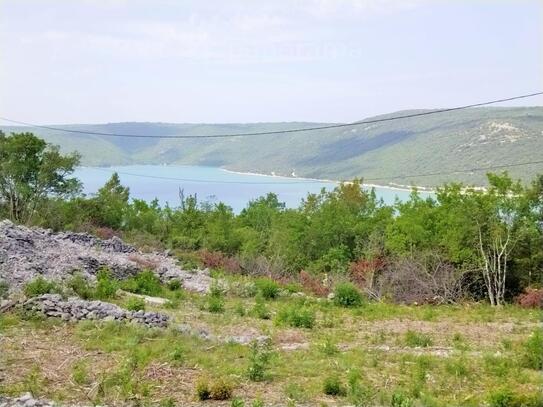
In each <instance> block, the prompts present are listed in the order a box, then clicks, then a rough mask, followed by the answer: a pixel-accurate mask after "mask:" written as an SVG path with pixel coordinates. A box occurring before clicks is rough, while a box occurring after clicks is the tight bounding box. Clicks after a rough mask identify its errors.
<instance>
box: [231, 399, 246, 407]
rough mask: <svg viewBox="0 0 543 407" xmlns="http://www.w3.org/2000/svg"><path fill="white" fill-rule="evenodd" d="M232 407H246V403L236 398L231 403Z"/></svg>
mask: <svg viewBox="0 0 543 407" xmlns="http://www.w3.org/2000/svg"><path fill="white" fill-rule="evenodd" d="M230 407H245V402H244V401H243V400H242V399H240V398H237V397H236V398H235V399H233V400H232V402H231V403H230Z"/></svg>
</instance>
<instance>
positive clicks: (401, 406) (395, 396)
mask: <svg viewBox="0 0 543 407" xmlns="http://www.w3.org/2000/svg"><path fill="white" fill-rule="evenodd" d="M414 404H415V403H414V402H413V400H412V399H411V398H409V397H408V396H406V395H405V394H404V393H403V392H401V391H395V392H394V393H392V399H391V400H390V406H391V407H412V406H413V405H414Z"/></svg>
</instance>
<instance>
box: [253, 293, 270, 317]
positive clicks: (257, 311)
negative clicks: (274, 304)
mask: <svg viewBox="0 0 543 407" xmlns="http://www.w3.org/2000/svg"><path fill="white" fill-rule="evenodd" d="M251 314H252V315H253V316H255V317H257V318H260V319H270V318H271V313H270V310H269V309H268V306H267V305H266V303H265V302H264V300H263V299H262V297H260V296H258V297H257V298H256V302H255V305H254V307H253V309H252V310H251Z"/></svg>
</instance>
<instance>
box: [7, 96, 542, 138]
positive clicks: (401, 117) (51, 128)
mask: <svg viewBox="0 0 543 407" xmlns="http://www.w3.org/2000/svg"><path fill="white" fill-rule="evenodd" d="M539 95H543V92H535V93H530V94H526V95H519V96H513V97H508V98H504V99H495V100H490V101H487V102H481V103H473V104H470V105H464V106H457V107H450V108H446V109H436V110H430V111H426V112H419V113H411V114H405V115H401V116H393V117H384V118H380V119H371V120H362V121H357V122H352V123H338V124H330V125H325V126H314V127H306V128H299V129H286V130H273V131H260V132H253V133H225V134H209V135H166V136H164V135H163V136H151V135H146V134H119V133H104V132H97V131H90V130H74V129H65V128H60V127H52V126H44V125H39V124H34V123H29V122H23V121H20V120H13V119H9V118H7V117H0V119H1V120H4V121H6V122H10V123H16V124H22V125H25V126H29V127H33V128H38V129H46V130H54V131H60V132H66V133H76V134H87V135H94V136H106V137H132V138H155V139H193V138H228V137H248V136H263V135H273V134H287V133H299V132H304V131H316V130H326V129H336V128H341V127H352V126H360V125H364V124H373V123H381V122H389V121H393V120H400V119H409V118H412V117H421V116H429V115H433V114H438V113H445V112H453V111H457V110H464V109H469V108H473V107H481V106H488V105H492V104H496V103H501V102H509V101H512V100H518V99H526V98H530V97H534V96H539Z"/></svg>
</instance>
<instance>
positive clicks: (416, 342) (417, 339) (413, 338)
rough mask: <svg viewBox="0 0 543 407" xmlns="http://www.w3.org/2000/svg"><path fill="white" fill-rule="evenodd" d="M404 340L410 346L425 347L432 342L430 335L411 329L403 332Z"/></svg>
mask: <svg viewBox="0 0 543 407" xmlns="http://www.w3.org/2000/svg"><path fill="white" fill-rule="evenodd" d="M404 341H405V344H406V345H407V346H409V347H410V348H427V347H428V346H432V343H433V342H432V338H430V336H428V335H426V334H423V333H419V332H415V331H411V330H408V331H407V332H406V333H405V337H404Z"/></svg>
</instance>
